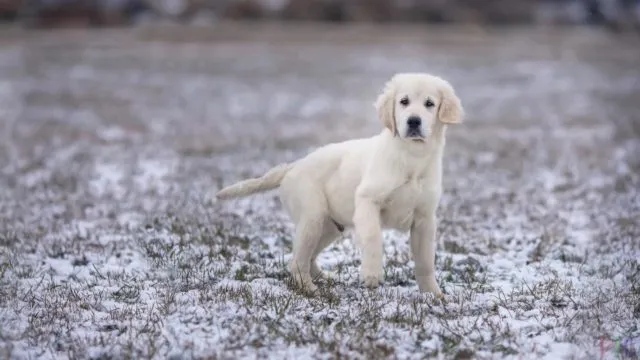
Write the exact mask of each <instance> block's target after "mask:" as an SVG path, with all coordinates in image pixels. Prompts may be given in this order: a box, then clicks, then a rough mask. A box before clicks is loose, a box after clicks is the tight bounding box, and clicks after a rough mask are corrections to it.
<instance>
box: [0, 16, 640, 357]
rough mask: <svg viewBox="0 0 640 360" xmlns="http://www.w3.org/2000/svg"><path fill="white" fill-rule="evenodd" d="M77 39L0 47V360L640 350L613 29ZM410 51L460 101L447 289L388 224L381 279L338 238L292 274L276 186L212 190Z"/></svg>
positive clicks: (333, 120)
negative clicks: (302, 274) (301, 280)
mask: <svg viewBox="0 0 640 360" xmlns="http://www.w3.org/2000/svg"><path fill="white" fill-rule="evenodd" d="M182 31H184V30H182ZM290 31H292V30H290ZM305 31H308V29H307V30H305ZM334 31H337V30H334ZM349 31H350V30H349V29H346V30H345V33H347V34H348V33H349ZM411 31H414V30H411ZM462 32H463V31H462V30H461V31H459V32H458V33H457V35H452V36H454V37H455V38H456V39H459V38H460V36H461V35H460V34H461V33H462ZM184 34H188V32H185V33H183V35H181V36H186V35H184ZM420 34H422V33H420ZM76 35H77V34H76ZM76 35H74V34H73V33H66V35H65V36H64V37H62V38H61V39H57V40H56V39H55V38H54V37H53V36H52V35H50V34H49V35H47V34H31V35H29V36H24V37H23V38H22V39H20V38H18V39H13V40H11V42H10V43H12V44H16V43H20V42H22V48H21V49H22V50H19V49H17V48H16V47H12V46H9V45H7V46H6V47H3V48H0V71H3V73H8V74H11V75H8V76H7V77H6V79H5V80H4V82H0V109H1V110H0V111H2V114H3V115H2V116H0V121H1V123H0V126H1V127H0V128H1V129H2V131H3V132H2V134H9V135H8V136H7V137H6V139H5V140H4V141H3V142H2V145H3V149H7V151H2V152H0V319H2V320H0V358H29V357H43V358H54V357H55V358H65V357H68V358H94V359H98V358H99V359H108V358H150V357H157V358H168V357H169V358H174V359H177V358H239V357H243V358H244V357H246V358H249V357H250V358H254V357H258V358H266V357H269V358H283V357H285V358H306V357H314V358H315V357H317V358H367V359H369V358H424V357H436V356H440V355H443V356H444V357H445V358H456V359H467V358H480V359H485V358H509V357H511V358H515V359H520V358H541V357H543V356H549V357H550V358H562V357H564V358H575V359H586V358H598V357H600V355H601V352H600V351H601V350H600V341H601V339H605V340H608V339H631V340H630V341H628V342H627V343H621V348H620V350H619V351H618V353H621V352H625V351H626V354H627V355H629V356H628V357H630V358H638V353H637V352H636V353H631V351H632V350H633V349H637V347H638V344H639V343H640V342H639V341H638V338H639V337H640V286H639V285H638V284H640V262H639V259H640V241H639V240H638V239H640V222H639V221H638V219H640V195H639V193H638V189H639V188H640V178H639V176H638V171H639V170H640V167H639V164H640V162H639V159H638V155H637V154H638V153H640V141H639V140H638V139H639V136H638V134H637V133H635V134H634V133H633V130H629V129H638V124H639V123H640V122H639V118H638V115H637V114H638V111H637V110H638V107H637V104H636V103H635V102H634V100H633V99H629V96H628V94H629V93H631V92H637V91H638V90H640V88H639V85H638V84H640V82H638V81H637V80H638V74H637V69H636V66H637V65H636V63H635V62H636V59H637V55H638V50H637V49H638V48H640V47H637V46H629V43H626V41H630V40H624V39H618V40H615V41H612V40H611V39H606V38H603V37H602V36H601V35H599V34H592V33H586V34H584V33H557V34H555V36H554V38H547V39H546V40H544V41H543V40H540V39H544V36H543V35H540V34H534V35H532V36H533V37H535V38H537V39H539V40H540V41H537V40H536V42H535V44H534V43H531V42H528V40H527V39H530V37H528V36H526V35H525V34H523V33H516V32H514V33H513V34H512V35H509V34H495V35H478V34H475V35H469V36H476V37H477V40H478V41H482V42H483V43H482V44H483V45H482V46H475V45H473V44H471V43H466V44H464V43H455V42H454V44H453V45H451V44H449V45H447V44H446V41H445V40H446V34H442V33H441V34H432V35H429V34H427V35H419V34H417V33H411V34H410V35H408V37H407V38H408V39H409V40H408V42H405V43H397V41H399V40H398V39H402V36H401V35H402V29H401V28H400V29H395V30H393V31H391V33H390V34H389V37H388V38H383V39H380V41H379V42H374V41H369V42H367V43H364V44H361V45H358V43H357V42H354V43H353V44H350V45H349V46H346V44H345V41H347V42H348V39H346V38H348V35H347V36H346V38H342V39H340V42H339V43H337V44H333V45H332V43H331V41H328V40H323V41H318V42H317V43H316V42H314V41H310V42H308V43H303V42H294V43H293V44H291V43H281V44H277V43H270V45H268V46H267V45H265V44H263V43H261V42H254V41H253V40H251V38H245V40H243V41H242V42H231V43H225V42H220V41H219V40H211V41H207V42H202V43H200V42H193V43H163V42H147V41H142V40H136V39H135V38H134V37H133V36H131V37H130V38H129V39H127V37H126V36H124V35H126V34H124V35H123V33H119V32H117V33H116V32H114V33H102V34H100V33H93V34H84V35H81V36H77V37H76ZM217 36H221V35H220V34H218V35H217ZM254 36H256V37H260V36H266V35H262V34H257V35H254ZM296 36H298V37H303V36H304V34H303V33H298V34H296ZM314 36H317V35H314ZM358 36H363V35H358ZM418 36H424V39H423V41H422V42H420V44H419V45H416V42H414V40H415V39H417V38H418ZM311 37H313V36H311ZM39 39H40V40H39ZM70 39H75V40H74V41H71V40H70ZM114 39H118V40H119V41H118V42H116V41H114ZM567 44H571V46H568V45H567ZM428 45H433V46H428ZM636 45H637V44H636ZM603 48H606V49H609V50H611V51H608V52H603V51H602V49H603ZM614 49H615V51H613V50H614ZM543 50H545V51H543ZM567 54H573V55H567ZM572 56H573V57H572ZM338 59H339V61H338ZM25 61H26V62H25ZM421 69H427V70H428V71H432V72H435V73H439V74H442V75H443V76H445V77H447V78H449V79H451V80H452V82H453V83H454V85H456V87H457V88H458V91H459V92H460V94H461V96H462V98H463V101H464V103H465V106H466V108H467V112H468V113H469V114H470V116H469V118H468V121H467V123H466V124H465V125H464V126H462V127H458V128H455V129H451V131H450V133H449V141H448V145H447V153H446V162H445V164H446V165H445V172H446V173H445V195H444V197H443V199H442V202H441V208H440V211H439V218H440V223H439V232H438V233H439V236H440V238H441V240H442V242H443V244H444V247H443V248H441V249H439V251H438V254H437V270H438V281H439V282H440V285H441V287H442V288H443V289H444V291H445V293H446V298H445V300H444V301H436V300H434V299H433V298H431V297H430V296H428V295H423V294H420V293H418V291H417V286H416V283H415V281H414V278H413V262H412V261H411V260H410V255H409V248H408V244H407V241H406V236H405V235H403V234H398V233H395V232H387V233H385V246H386V259H385V264H386V266H385V283H384V285H383V286H382V287H381V288H380V289H378V290H375V291H371V290H367V289H365V288H363V287H362V286H361V285H360V284H359V282H358V267H359V257H358V255H357V250H356V248H355V247H354V246H353V244H352V242H351V238H350V236H346V237H345V239H343V240H341V241H340V242H338V243H336V244H334V245H333V246H331V247H330V248H329V249H327V251H326V252H325V253H324V254H323V255H322V256H321V259H320V262H321V264H322V267H323V269H324V270H325V271H327V272H328V273H330V275H331V279H330V280H329V281H328V282H325V283H322V284H321V286H320V292H319V293H318V294H316V295H315V296H307V295H305V294H303V293H301V292H299V291H298V290H297V289H295V287H294V286H292V282H291V279H289V278H288V275H287V272H286V271H285V267H284V264H285V262H286V260H287V259H288V256H289V252H290V249H291V230H292V229H291V224H290V223H289V222H288V220H287V219H286V217H285V216H284V214H283V212H282V209H281V206H280V204H279V202H278V200H277V198H276V197H275V196H274V194H265V195H260V196H256V197H253V198H249V199H244V200H239V201H235V202H227V203H215V202H212V201H211V199H210V198H209V195H210V192H211V191H213V190H215V189H217V188H219V186H220V184H222V183H224V184H228V183H230V182H232V181H234V180H237V179H239V178H241V177H246V176H250V175H255V174H258V173H260V172H262V171H264V170H265V169H267V168H268V167H269V166H271V165H273V164H276V163H279V162H281V161H286V160H291V159H294V158H296V157H298V156H301V155H303V154H304V153H306V152H307V151H308V150H309V149H310V148H313V147H314V146H316V145H318V144H322V143H326V142H328V141H336V140H339V139H343V138H348V137H354V136H364V135H366V134H371V133H373V132H375V131H377V130H378V124H377V123H376V122H375V121H374V120H372V119H374V117H373V109H372V108H371V107H370V102H371V99H373V98H374V96H375V94H376V93H377V91H378V90H379V87H380V86H381V85H382V83H383V81H384V80H385V79H386V78H387V76H388V75H389V74H390V73H392V72H394V71H396V70H421ZM5 70H7V71H6V72H5ZM634 79H635V80H634ZM492 94H493V95H492ZM602 94H605V96H602ZM612 99H614V100H615V101H613V100H612ZM613 104H615V106H614V105H613ZM363 109H364V110H363ZM609 118H611V119H616V121H608V120H607V119H609ZM14 120H15V121H14ZM620 129H625V130H620ZM607 344H608V343H607ZM625 344H626V345H625ZM634 346H635V348H634ZM634 351H636V350H634ZM615 354H616V351H615V350H614V349H607V351H605V352H604V355H605V357H606V358H614V357H615Z"/></svg>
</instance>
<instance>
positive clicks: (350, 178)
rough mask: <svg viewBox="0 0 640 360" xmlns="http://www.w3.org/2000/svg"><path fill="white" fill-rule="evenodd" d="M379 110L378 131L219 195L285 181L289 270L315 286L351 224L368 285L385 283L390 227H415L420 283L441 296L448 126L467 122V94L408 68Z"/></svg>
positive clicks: (322, 150) (411, 229)
mask: <svg viewBox="0 0 640 360" xmlns="http://www.w3.org/2000/svg"><path fill="white" fill-rule="evenodd" d="M375 107H376V109H377V111H378V114H379V118H380V120H381V121H382V123H383V124H384V126H385V129H384V130H383V131H382V132H381V133H380V134H378V135H376V136H373V137H370V138H365V139H355V140H349V141H345V142H341V143H335V144H329V145H325V146H323V147H321V148H318V149H316V150H315V151H313V152H312V153H310V154H308V155H307V156H306V157H304V158H302V159H299V160H297V161H295V162H293V163H289V164H281V165H279V166H276V167H275V168H273V169H271V170H269V171H268V172H267V173H266V174H265V175H263V176H262V177H260V178H254V179H249V180H245V181H241V182H239V183H237V184H234V185H231V186H229V187H226V188H224V189H222V190H220V191H219V192H218V193H217V194H216V196H217V197H218V198H219V199H228V198H232V197H239V196H245V195H249V194H252V193H256V192H260V191H266V190H271V189H274V188H276V187H278V186H280V190H281V200H282V202H283V204H284V207H285V208H286V210H287V212H288V214H289V216H290V218H291V219H292V220H293V222H294V223H295V226H296V234H295V239H294V243H293V257H292V260H291V263H290V271H291V274H292V275H293V276H294V278H295V279H296V281H297V283H298V284H299V285H300V286H302V287H303V288H304V289H305V290H308V291H315V290H316V289H317V287H316V286H315V285H314V284H313V281H312V280H313V279H314V278H315V277H320V276H323V273H322V271H321V270H320V269H319V268H318V265H317V264H316V257H317V256H318V254H319V253H320V252H321V251H322V250H323V249H325V248H326V247H327V246H328V245H330V244H331V243H332V242H333V241H334V240H336V238H338V237H339V235H340V232H341V231H343V230H344V229H345V228H350V227H353V228H354V230H355V237H356V243H357V244H358V246H359V247H360V249H361V250H362V268H361V277H362V280H363V281H364V284H365V285H366V286H368V287H376V286H378V285H379V284H380V283H381V282H382V278H383V244H382V230H383V229H397V230H401V231H409V232H410V242H411V251H412V255H413V259H414V261H415V276H416V281H417V283H418V287H419V289H420V290H421V291H424V292H431V293H433V294H435V295H437V296H441V295H442V292H441V291H440V287H439V286H438V283H437V282H436V276H435V264H434V262H435V248H436V239H435V237H436V208H437V207H438V202H439V201H440V195H441V192H442V155H443V150H444V145H445V131H446V127H447V124H456V123H459V122H461V121H462V117H463V108H462V105H461V103H460V99H459V98H458V97H457V96H456V94H455V92H454V90H453V88H452V87H451V85H450V84H449V83H448V82H447V81H445V80H443V79H442V78H439V77H437V76H433V75H429V74H420V73H401V74H396V75H395V76H393V78H391V80H390V81H389V82H387V84H386V86H385V88H384V91H383V93H382V94H381V95H380V96H379V97H378V99H377V101H376V103H375Z"/></svg>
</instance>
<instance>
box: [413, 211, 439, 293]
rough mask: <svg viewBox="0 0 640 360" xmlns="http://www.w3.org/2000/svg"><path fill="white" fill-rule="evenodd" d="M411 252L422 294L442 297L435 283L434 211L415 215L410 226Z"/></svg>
mask: <svg viewBox="0 0 640 360" xmlns="http://www.w3.org/2000/svg"><path fill="white" fill-rule="evenodd" d="M410 238H411V240H410V241H411V252H412V253H413V260H414V262H415V264H416V270H415V271H416V281H417V282H418V288H419V289H420V291H422V292H430V293H433V294H434V295H436V296H442V291H440V286H438V282H437V281H436V270H435V260H436V214H435V209H434V210H432V211H427V212H426V214H420V213H416V217H415V219H414V221H413V225H412V226H411V235H410Z"/></svg>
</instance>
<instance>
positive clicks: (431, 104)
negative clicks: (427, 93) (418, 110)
mask: <svg viewBox="0 0 640 360" xmlns="http://www.w3.org/2000/svg"><path fill="white" fill-rule="evenodd" d="M434 105H435V104H434V103H433V101H431V100H427V101H425V102H424V106H426V107H427V108H432V107H433V106H434Z"/></svg>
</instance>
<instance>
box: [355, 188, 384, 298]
mask: <svg viewBox="0 0 640 360" xmlns="http://www.w3.org/2000/svg"><path fill="white" fill-rule="evenodd" d="M353 225H354V228H355V235H356V239H357V241H356V242H357V243H358V245H359V246H360V249H361V250H362V268H361V276H362V280H363V281H364V284H365V286H367V287H371V288H373V287H377V286H378V285H380V283H381V282H382V277H383V268H382V255H383V246H382V229H381V227H380V207H379V206H378V205H377V204H376V203H375V202H374V201H373V199H371V198H369V197H367V196H358V195H357V196H356V203H355V213H354V216H353Z"/></svg>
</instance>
